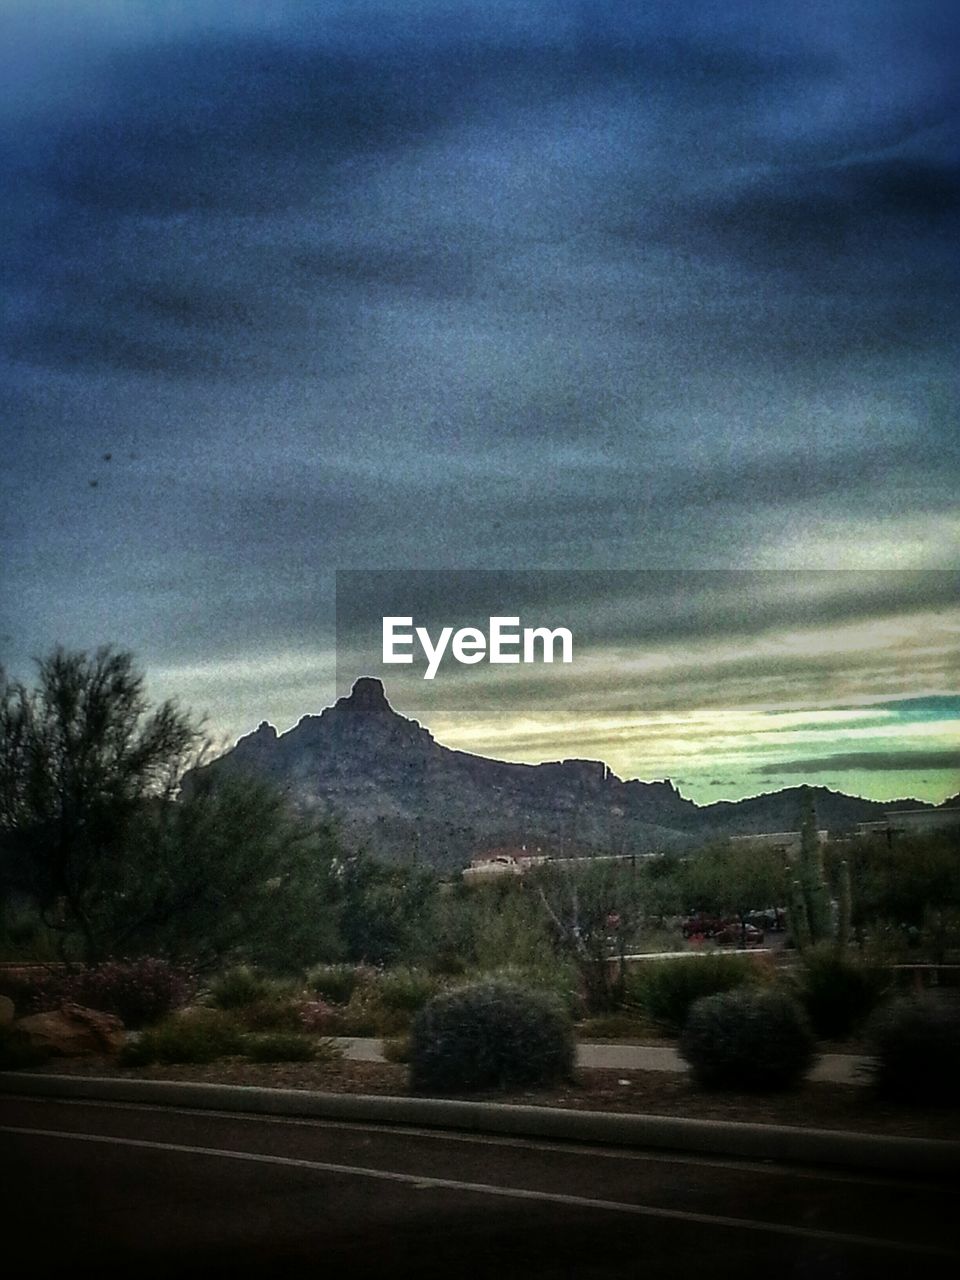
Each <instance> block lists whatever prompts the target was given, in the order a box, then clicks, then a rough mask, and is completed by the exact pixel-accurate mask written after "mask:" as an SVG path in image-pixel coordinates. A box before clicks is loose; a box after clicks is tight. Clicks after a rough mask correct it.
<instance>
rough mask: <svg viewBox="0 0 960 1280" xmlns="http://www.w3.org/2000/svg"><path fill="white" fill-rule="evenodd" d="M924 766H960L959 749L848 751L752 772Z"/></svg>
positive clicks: (900, 770) (881, 770)
mask: <svg viewBox="0 0 960 1280" xmlns="http://www.w3.org/2000/svg"><path fill="white" fill-rule="evenodd" d="M923 769H960V751H910V750H902V751H846V752H837V753H835V754H833V755H825V756H810V757H808V758H807V759H803V760H778V761H777V762H776V763H771V762H767V763H766V764H764V765H761V766H759V767H757V768H756V769H754V770H752V772H753V773H763V774H768V773H771V772H776V773H778V774H783V773H846V772H858V773H862V772H871V773H890V772H896V773H919V772H920V771H922V770H923Z"/></svg>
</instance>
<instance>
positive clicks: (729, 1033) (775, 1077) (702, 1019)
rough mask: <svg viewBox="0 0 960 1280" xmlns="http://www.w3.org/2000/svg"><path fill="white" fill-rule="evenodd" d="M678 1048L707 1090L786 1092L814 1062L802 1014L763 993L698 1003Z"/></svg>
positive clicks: (782, 998)
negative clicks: (781, 1090)
mask: <svg viewBox="0 0 960 1280" xmlns="http://www.w3.org/2000/svg"><path fill="white" fill-rule="evenodd" d="M679 1047H680V1055H681V1057H683V1058H684V1059H685V1060H686V1061H687V1062H689V1064H690V1066H691V1067H692V1069H693V1074H694V1078H695V1080H696V1081H697V1083H698V1084H699V1085H701V1086H702V1087H704V1088H707V1089H743V1090H747V1091H757V1092H759V1091H763V1090H772V1089H788V1088H790V1087H791V1086H793V1085H795V1084H798V1083H799V1081H800V1080H801V1079H802V1077H803V1075H804V1074H805V1073H806V1072H807V1071H808V1070H809V1068H810V1067H811V1065H812V1064H813V1060H814V1057H815V1053H814V1039H813V1032H812V1031H811V1029H810V1026H809V1024H808V1022H807V1020H806V1016H805V1015H804V1013H803V1010H802V1009H801V1008H800V1006H799V1005H798V1004H797V1002H796V1001H795V1000H794V999H793V998H792V997H791V996H789V995H787V994H786V993H785V992H783V991H777V990H775V989H772V988H763V987H756V988H743V989H740V990H735V991H725V992H723V993H722V994H719V995H713V996H705V997H703V998H702V999H700V1000H697V1001H696V1003H695V1004H694V1005H693V1006H692V1007H691V1009H690V1012H689V1014H688V1015H687V1021H686V1024H685V1026H684V1028H683V1034H682V1035H681V1037H680V1046H679Z"/></svg>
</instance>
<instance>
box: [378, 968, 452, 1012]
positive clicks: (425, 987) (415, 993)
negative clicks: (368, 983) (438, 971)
mask: <svg viewBox="0 0 960 1280" xmlns="http://www.w3.org/2000/svg"><path fill="white" fill-rule="evenodd" d="M439 990H440V980H439V979H438V978H435V977H434V976H433V975H432V974H429V973H427V972H426V970H424V969H413V968H408V967H403V968H397V969H385V970H384V971H383V973H381V974H380V975H379V977H378V978H377V984H376V995H377V999H378V1001H379V1003H380V1004H381V1006H382V1007H383V1008H384V1009H385V1010H386V1011H387V1012H388V1013H408V1014H409V1013H416V1012H417V1011H418V1010H419V1009H422V1008H423V1006H424V1005H425V1004H426V1003H427V1001H428V1000H431V999H432V998H433V997H434V996H435V995H436V994H437V993H438V991H439Z"/></svg>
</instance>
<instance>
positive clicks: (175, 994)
mask: <svg viewBox="0 0 960 1280" xmlns="http://www.w3.org/2000/svg"><path fill="white" fill-rule="evenodd" d="M196 985H197V983H196V977H195V975H194V974H193V973H192V972H191V971H190V970H189V969H186V968H184V967H183V966H182V965H175V964H171V963H170V962H169V961H168V960H162V959H160V958H159V957H157V956H141V957H139V958H138V959H135V960H107V961H105V962H104V963H103V964H99V965H96V966H94V967H92V968H89V969H80V970H76V971H74V972H73V973H64V974H55V975H51V976H50V977H48V978H46V979H45V980H44V981H42V982H41V983H40V984H38V985H37V987H36V988H35V990H34V993H33V1000H32V1005H33V1008H34V1009H36V1010H38V1011H41V1010H44V1009H58V1008H59V1007H60V1005H62V1004H65V1003H71V1004H79V1005H83V1006H84V1007H85V1008H88V1009H98V1010H99V1011H100V1012H101V1013H113V1014H116V1016H117V1017H118V1018H120V1019H122V1021H123V1023H124V1025H125V1026H127V1027H132V1028H136V1027H143V1026H147V1025H149V1024H150V1023H152V1022H157V1021H158V1020H159V1019H160V1018H163V1017H165V1016H166V1015H167V1014H169V1013H172V1012H173V1011H174V1010H176V1009H180V1008H182V1007H183V1006H184V1005H185V1004H187V1003H188V1002H189V1000H190V999H191V998H192V997H193V994H194V992H195V991H196Z"/></svg>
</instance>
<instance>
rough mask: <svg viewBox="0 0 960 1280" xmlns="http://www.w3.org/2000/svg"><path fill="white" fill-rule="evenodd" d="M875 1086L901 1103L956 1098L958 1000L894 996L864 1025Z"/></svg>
mask: <svg viewBox="0 0 960 1280" xmlns="http://www.w3.org/2000/svg"><path fill="white" fill-rule="evenodd" d="M868 1035H869V1039H870V1044H871V1049H872V1055H873V1056H872V1061H871V1074H872V1077H873V1082H874V1084H875V1085H876V1087H877V1088H878V1089H879V1091H880V1092H881V1093H882V1094H884V1095H886V1096H887V1097H890V1098H896V1099H898V1100H900V1101H904V1102H918V1103H934V1104H937V1105H943V1104H952V1105H954V1106H955V1105H956V1104H957V1103H958V1102H960V1085H958V1081H960V1001H958V1000H957V999H956V997H954V998H950V999H936V998H931V997H929V996H927V997H925V998H921V999H909V1000H898V1001H897V1002H896V1003H895V1004H892V1005H890V1006H889V1007H888V1008H886V1009H881V1010H880V1011H878V1013H877V1014H876V1015H875V1016H874V1018H873V1020H872V1021H871V1023H870V1026H869V1029H868Z"/></svg>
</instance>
